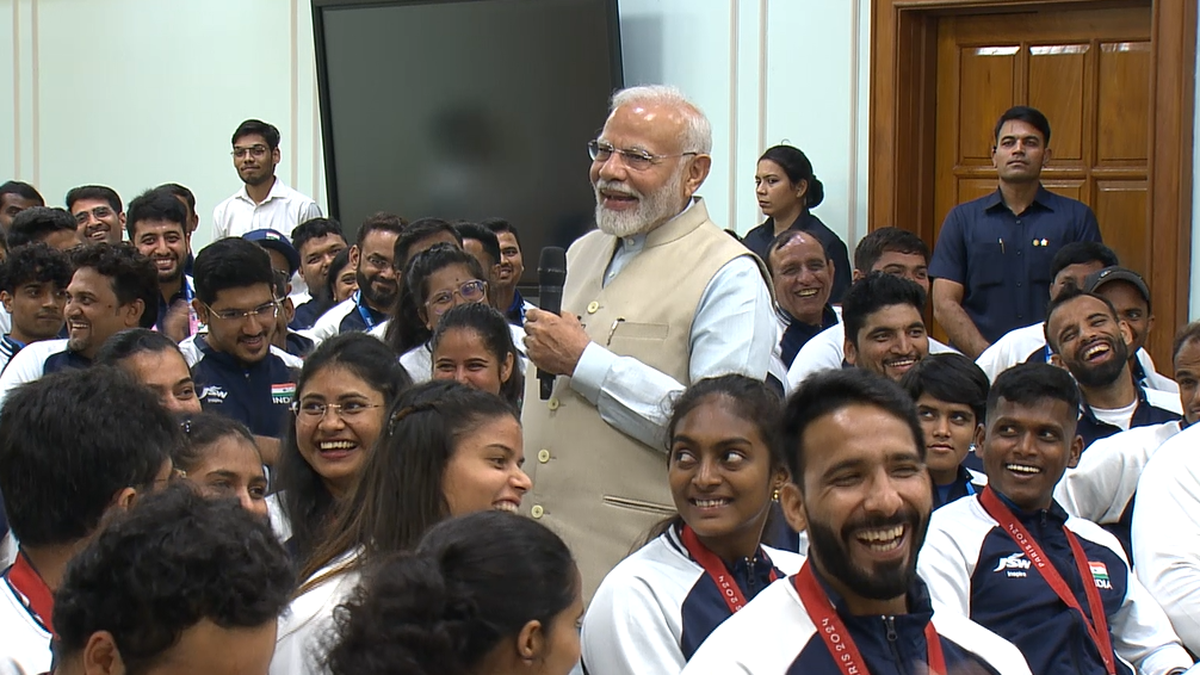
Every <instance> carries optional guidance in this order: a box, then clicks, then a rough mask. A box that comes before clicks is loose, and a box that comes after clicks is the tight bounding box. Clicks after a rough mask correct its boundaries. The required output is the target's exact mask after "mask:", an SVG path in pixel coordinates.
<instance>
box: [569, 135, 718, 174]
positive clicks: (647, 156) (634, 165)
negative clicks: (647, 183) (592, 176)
mask: <svg viewBox="0 0 1200 675" xmlns="http://www.w3.org/2000/svg"><path fill="white" fill-rule="evenodd" d="M587 147H588V157H591V158H592V161H593V162H607V161H608V159H609V158H610V157H612V156H613V154H614V153H615V154H618V155H620V156H621V160H622V161H623V162H625V166H627V167H629V168H630V169H633V170H634V171H644V170H645V169H649V168H650V167H652V166H654V165H655V164H657V163H658V162H659V161H661V160H664V159H670V158H672V157H686V156H688V155H698V154H700V153H698V152H681V153H679V154H677V155H653V154H651V153H649V152H646V151H645V150H622V149H621V148H614V147H613V146H612V144H610V143H605V142H604V141H588V144H587Z"/></svg>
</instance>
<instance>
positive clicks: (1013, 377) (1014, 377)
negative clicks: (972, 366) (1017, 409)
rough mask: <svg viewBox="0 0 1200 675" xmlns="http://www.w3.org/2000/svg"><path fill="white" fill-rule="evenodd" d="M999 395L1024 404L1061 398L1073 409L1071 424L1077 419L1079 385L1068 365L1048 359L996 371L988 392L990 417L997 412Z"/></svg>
mask: <svg viewBox="0 0 1200 675" xmlns="http://www.w3.org/2000/svg"><path fill="white" fill-rule="evenodd" d="M1000 399H1004V400H1005V401H1008V402H1009V403H1016V404H1018V405H1023V406H1035V405H1037V404H1039V403H1041V402H1043V401H1047V400H1050V401H1062V402H1063V403H1066V404H1067V410H1070V411H1071V412H1072V416H1071V422H1072V424H1071V426H1072V427H1073V426H1074V423H1075V422H1076V421H1078V411H1079V385H1077V384H1075V378H1073V377H1071V373H1069V372H1067V370H1066V369H1064V368H1058V367H1056V366H1052V365H1050V364H1048V363H1039V362H1034V363H1020V364H1017V365H1015V366H1013V367H1012V368H1009V369H1008V370H1005V371H1004V372H1002V373H1000V374H999V375H997V376H996V381H995V382H993V383H992V389H991V391H989V392H988V400H987V416H988V418H989V419H990V418H991V417H992V416H993V415H994V414H995V412H996V405H997V404H998V403H999V402H1000Z"/></svg>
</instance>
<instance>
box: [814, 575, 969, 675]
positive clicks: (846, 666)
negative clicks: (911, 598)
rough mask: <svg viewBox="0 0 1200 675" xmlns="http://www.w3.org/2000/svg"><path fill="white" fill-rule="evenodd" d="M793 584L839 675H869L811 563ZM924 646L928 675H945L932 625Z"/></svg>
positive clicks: (940, 645)
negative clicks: (839, 670)
mask: <svg viewBox="0 0 1200 675" xmlns="http://www.w3.org/2000/svg"><path fill="white" fill-rule="evenodd" d="M792 582H793V584H795V586H796V592H797V593H799V594H800V602H802V603H803V604H804V609H805V611H807V612H808V618H809V619H811V620H812V622H813V625H814V626H816V627H817V633H818V634H820V636H821V639H822V640H824V641H825V647H826V648H827V649H828V650H829V655H830V656H832V657H833V662H834V663H836V664H837V666H838V668H840V669H841V671H842V675H868V674H869V673H870V671H869V670H867V662H866V661H865V660H863V657H862V654H860V653H859V651H858V646H857V645H855V644H854V638H852V637H850V631H849V630H847V629H846V624H845V623H843V622H842V619H841V617H839V616H838V614H837V610H835V609H834V607H833V603H831V602H830V601H829V596H828V595H827V594H826V593H825V589H824V588H821V584H820V582H818V581H817V577H816V575H815V574H813V571H812V563H811V562H809V561H806V562H805V563H804V566H803V567H801V568H800V572H799V573H798V574H797V575H796V576H795V577H792ZM925 644H926V649H927V650H928V653H927V656H926V658H927V664H928V666H929V675H946V657H945V655H944V654H942V641H941V639H940V638H939V637H938V634H937V630H936V629H934V627H933V622H932V621H930V622H929V623H926V624H925Z"/></svg>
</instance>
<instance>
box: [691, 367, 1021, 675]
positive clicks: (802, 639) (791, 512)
mask: <svg viewBox="0 0 1200 675" xmlns="http://www.w3.org/2000/svg"><path fill="white" fill-rule="evenodd" d="M782 437H783V447H784V449H785V453H786V455H787V461H788V469H789V471H790V472H791V475H792V479H791V482H790V483H788V484H787V485H785V486H784V488H783V490H781V491H780V503H781V504H782V505H783V512H784V515H785V516H786V517H787V520H788V522H789V523H790V524H791V525H792V527H794V528H796V529H798V530H805V529H806V530H807V532H808V561H807V562H806V563H805V564H804V566H803V567H801V568H800V572H799V573H797V574H795V575H793V576H791V577H787V578H784V579H779V580H777V581H776V582H774V583H773V584H771V585H770V586H769V587H767V588H766V589H765V590H763V591H762V592H760V593H759V594H758V596H757V597H755V598H754V600H753V601H752V602H750V603H749V604H747V605H746V606H745V608H743V609H742V610H740V611H738V612H737V613H736V614H734V615H733V616H732V617H730V618H729V619H727V620H726V621H725V622H724V623H723V624H721V626H720V627H719V628H717V629H716V630H715V631H713V633H712V634H711V635H709V636H708V639H707V640H705V641H704V643H703V644H702V645H701V646H700V649H699V650H697V651H696V654H695V656H693V657H692V659H691V661H689V662H688V665H687V667H686V668H684V671H683V672H684V673H685V675H707V674H709V673H711V674H713V675H717V674H724V673H733V672H738V673H754V674H762V675H767V674H771V675H774V674H776V673H804V674H805V675H854V674H858V675H863V674H865V673H904V674H906V675H918V674H920V675H924V674H925V673H938V675H946V674H947V673H992V674H997V673H999V674H1001V675H1017V674H1018V673H1021V674H1028V673H1029V668H1028V667H1027V666H1026V665H1025V660H1024V659H1023V658H1022V657H1021V654H1020V652H1018V651H1017V650H1016V648H1015V647H1013V646H1012V645H1011V644H1009V643H1007V642H1005V641H1004V640H1002V639H1001V638H999V637H997V636H996V635H994V634H992V633H990V632H989V631H987V630H986V629H984V628H983V627H981V626H979V625H978V624H975V623H973V622H972V621H970V620H968V619H965V618H963V617H962V616H958V615H956V614H954V613H942V612H935V611H934V608H933V605H932V603H931V599H930V593H929V589H928V588H926V586H925V583H924V582H923V581H922V580H921V578H919V577H918V576H917V573H916V567H917V554H918V552H922V551H921V544H922V542H923V541H924V540H925V530H926V527H927V526H928V525H929V518H930V512H931V510H932V507H933V490H932V486H931V484H930V477H929V472H928V471H927V470H926V467H925V443H924V442H923V441H922V437H923V436H922V432H921V426H920V423H919V422H918V420H917V410H916V406H915V405H914V404H913V402H912V400H911V399H910V398H909V397H908V395H907V394H905V393H904V391H903V390H902V389H900V387H899V386H898V385H896V384H894V383H893V382H891V381H889V380H886V379H884V378H883V377H880V376H879V375H876V374H874V373H871V372H868V371H865V370H863V369H860V368H849V369H845V370H829V371H824V372H821V373H818V374H816V375H814V376H812V377H811V378H809V379H808V380H806V381H805V382H804V384H803V385H801V387H800V389H799V390H798V391H797V392H796V394H795V395H794V396H793V397H792V398H791V399H790V400H789V401H788V406H787V411H786V412H785V415H784V423H783V433H782ZM922 555H924V554H923V552H922Z"/></svg>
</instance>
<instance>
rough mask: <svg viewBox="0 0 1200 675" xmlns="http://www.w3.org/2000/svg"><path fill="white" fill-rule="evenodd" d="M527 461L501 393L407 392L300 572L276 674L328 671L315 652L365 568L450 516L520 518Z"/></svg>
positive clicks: (456, 388) (448, 386)
mask: <svg viewBox="0 0 1200 675" xmlns="http://www.w3.org/2000/svg"><path fill="white" fill-rule="evenodd" d="M368 339H372V340H373V339H374V338H369V337H368ZM380 344H381V345H382V343H380ZM392 361H393V362H394V359H393V360H392ZM524 461H525V455H524V452H523V450H522V437H521V423H520V421H519V420H518V419H517V416H516V412H515V410H514V409H513V408H512V406H510V405H509V404H508V403H507V402H506V401H504V400H503V399H501V398H500V397H498V396H495V395H493V394H489V393H487V392H483V391H479V390H477V389H472V388H470V387H466V386H464V385H461V384H459V383H457V382H441V381H439V382H427V383H425V384H422V385H418V386H416V387H414V388H412V389H410V390H408V391H406V392H404V393H403V394H401V395H400V397H399V398H398V399H397V400H396V402H395V404H394V405H393V406H392V408H391V409H390V410H389V411H388V413H387V414H386V416H385V417H384V426H383V429H382V432H381V434H380V436H379V438H378V441H377V442H376V447H375V448H374V450H373V451H372V452H370V453H368V454H367V456H366V457H365V460H364V462H363V464H362V467H361V470H360V471H359V472H358V476H359V478H358V480H357V481H355V483H354V485H353V486H352V489H351V492H350V494H349V495H348V496H347V497H346V498H345V499H344V500H343V501H341V502H340V503H339V504H338V505H337V509H336V515H335V517H334V519H333V521H332V523H330V526H329V528H328V529H327V530H325V531H326V532H328V533H329V535H330V536H329V537H328V539H327V540H326V541H324V542H323V543H322V544H321V545H320V546H319V547H318V548H317V549H316V551H315V552H314V553H313V554H312V555H311V556H309V557H308V559H307V560H306V561H305V562H304V564H303V566H302V568H301V571H300V575H299V579H300V580H301V581H302V582H303V584H302V586H301V588H300V595H299V596H298V597H297V598H296V599H295V600H294V601H293V602H292V605H291V609H290V612H289V614H288V615H287V616H286V617H285V618H284V619H283V620H282V621H281V623H280V628H279V644H278V648H277V650H276V653H275V659H274V660H273V661H272V664H271V672H272V673H276V674H279V675H282V674H284V673H287V674H289V675H296V674H299V675H307V674H309V673H323V672H326V671H325V670H324V667H323V665H322V662H323V658H324V654H323V653H322V652H323V649H322V648H317V649H314V647H320V646H321V645H327V643H328V638H329V637H330V635H331V632H332V630H333V618H334V608H336V607H337V606H338V605H339V604H341V603H342V602H343V601H345V599H346V598H347V597H348V595H349V594H350V592H351V591H352V590H353V589H354V587H355V586H356V585H357V584H358V582H359V580H360V577H361V571H362V570H363V569H366V568H367V567H369V566H371V565H373V564H374V563H376V562H378V561H381V560H384V559H386V558H388V557H390V556H392V555H394V554H396V553H399V552H402V551H409V550H411V549H412V548H413V547H415V546H416V545H417V542H418V541H420V539H421V536H422V535H424V534H425V532H426V531H427V530H428V529H429V528H431V527H433V526H434V525H436V524H437V523H439V522H441V521H442V520H445V519H446V518H451V517H455V516H460V515H464V514H468V513H475V512H478V511H488V510H495V511H506V512H509V513H515V512H516V511H517V509H518V508H519V507H520V505H521V498H522V497H523V496H524V494H525V493H526V492H527V491H528V490H529V488H530V487H531V483H530V481H529V477H528V476H526V475H525V472H524V471H522V470H521V465H522V464H523V463H524Z"/></svg>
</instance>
